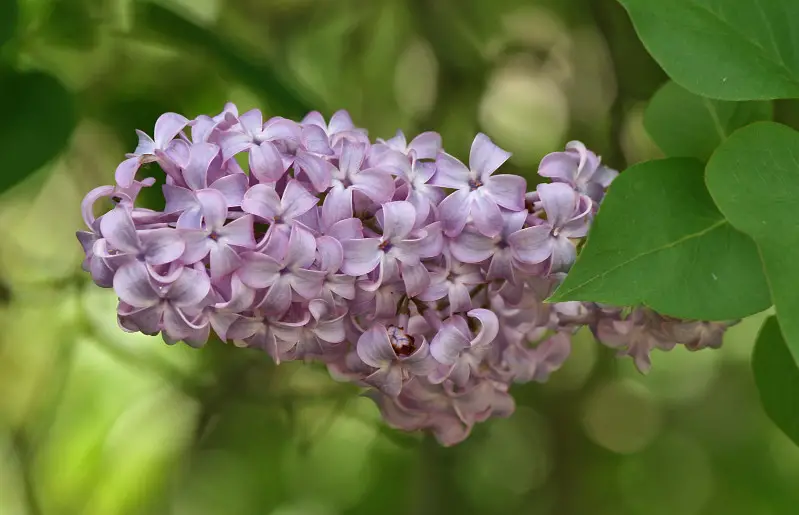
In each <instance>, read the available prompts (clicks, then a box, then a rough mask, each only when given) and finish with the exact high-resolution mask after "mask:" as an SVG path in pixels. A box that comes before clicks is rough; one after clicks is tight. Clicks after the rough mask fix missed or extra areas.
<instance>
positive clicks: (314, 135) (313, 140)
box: [302, 125, 333, 155]
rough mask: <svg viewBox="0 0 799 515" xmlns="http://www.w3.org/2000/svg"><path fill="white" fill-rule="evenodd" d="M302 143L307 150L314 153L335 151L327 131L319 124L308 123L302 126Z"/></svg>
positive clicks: (329, 153)
mask: <svg viewBox="0 0 799 515" xmlns="http://www.w3.org/2000/svg"><path fill="white" fill-rule="evenodd" d="M302 144H303V146H304V147H305V150H307V151H308V152H313V153H314V154H322V155H331V154H332V153H333V150H332V149H331V148H330V139H329V138H328V136H327V133H326V132H325V130H324V129H323V128H321V127H319V126H318V125H306V126H304V127H303V128H302Z"/></svg>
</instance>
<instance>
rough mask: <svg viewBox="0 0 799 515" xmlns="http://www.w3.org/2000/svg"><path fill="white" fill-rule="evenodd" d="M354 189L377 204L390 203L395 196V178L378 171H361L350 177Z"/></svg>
mask: <svg viewBox="0 0 799 515" xmlns="http://www.w3.org/2000/svg"><path fill="white" fill-rule="evenodd" d="M350 181H351V182H352V189H355V190H358V191H360V192H361V193H363V194H364V195H366V196H367V197H369V198H370V199H372V201H374V202H377V203H383V202H388V201H389V200H391V197H392V196H393V195H394V178H393V177H391V175H389V174H387V173H386V172H384V171H381V170H377V169H374V168H372V169H369V170H361V171H360V172H358V173H356V174H353V175H351V176H350Z"/></svg>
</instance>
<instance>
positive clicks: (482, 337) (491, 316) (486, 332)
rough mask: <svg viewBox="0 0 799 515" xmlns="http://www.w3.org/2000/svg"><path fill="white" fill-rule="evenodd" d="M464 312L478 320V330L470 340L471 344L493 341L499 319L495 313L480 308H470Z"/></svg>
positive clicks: (474, 345)
mask: <svg viewBox="0 0 799 515" xmlns="http://www.w3.org/2000/svg"><path fill="white" fill-rule="evenodd" d="M466 314H467V315H468V316H469V317H471V318H476V319H477V320H479V321H480V331H479V332H478V333H477V336H475V337H474V339H473V340H472V341H471V345H472V346H473V347H479V346H484V345H490V344H491V343H493V342H494V340H495V339H496V338H497V335H498V334H499V319H498V318H497V315H496V314H495V313H494V312H493V311H490V310H488V309H482V308H478V309H472V310H471V311H469V312H468V313H466Z"/></svg>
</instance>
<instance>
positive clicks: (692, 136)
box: [644, 82, 772, 161]
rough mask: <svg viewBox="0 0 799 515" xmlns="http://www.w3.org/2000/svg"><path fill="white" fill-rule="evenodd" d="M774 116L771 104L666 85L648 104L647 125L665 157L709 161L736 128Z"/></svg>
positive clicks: (674, 84)
mask: <svg viewBox="0 0 799 515" xmlns="http://www.w3.org/2000/svg"><path fill="white" fill-rule="evenodd" d="M771 116H772V106H771V103H770V102H726V101H723V100H711V99H709V98H704V97H700V96H698V95H694V94H693V93H691V92H689V91H688V90H686V89H685V88H683V87H681V86H679V85H678V84H677V83H675V82H667V83H666V84H665V85H664V86H663V87H662V88H660V90H659V91H658V92H657V93H656V94H655V96H653V97H652V100H651V101H650V102H649V105H648V106H647V108H646V112H645V113H644V126H645V127H646V130H647V132H648V133H649V135H650V136H652V139H653V140H654V141H655V143H657V145H658V146H659V147H660V149H661V150H662V151H663V152H664V153H665V154H666V155H668V156H671V157H696V158H697V159H700V160H702V161H707V160H708V159H709V158H710V155H711V154H712V153H713V151H714V150H715V149H716V147H718V146H719V145H720V144H721V143H722V142H723V141H724V140H726V139H727V138H728V137H729V135H730V134H732V133H733V132H735V130H736V129H740V128H741V127H743V126H745V125H748V124H750V123H753V122H757V121H763V120H770V119H771Z"/></svg>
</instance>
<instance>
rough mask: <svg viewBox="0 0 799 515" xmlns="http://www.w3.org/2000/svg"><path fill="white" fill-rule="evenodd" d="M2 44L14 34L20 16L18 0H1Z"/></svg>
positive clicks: (0, 33) (0, 31)
mask: <svg viewBox="0 0 799 515" xmlns="http://www.w3.org/2000/svg"><path fill="white" fill-rule="evenodd" d="M0 13H2V16H0V46H3V44H4V43H5V42H6V41H8V40H10V39H11V38H12V37H13V36H14V32H15V30H16V27H17V18H18V17H19V7H18V6H17V0H0Z"/></svg>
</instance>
